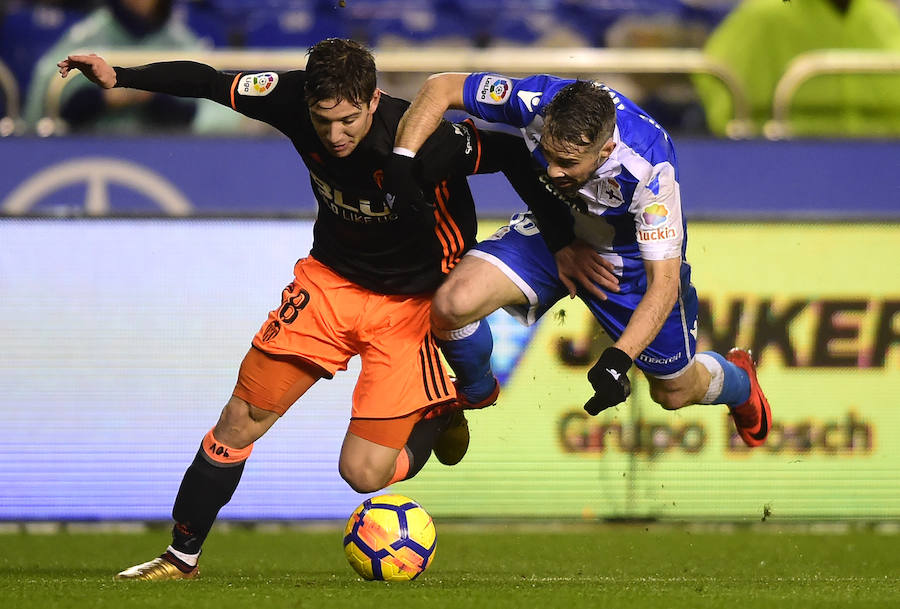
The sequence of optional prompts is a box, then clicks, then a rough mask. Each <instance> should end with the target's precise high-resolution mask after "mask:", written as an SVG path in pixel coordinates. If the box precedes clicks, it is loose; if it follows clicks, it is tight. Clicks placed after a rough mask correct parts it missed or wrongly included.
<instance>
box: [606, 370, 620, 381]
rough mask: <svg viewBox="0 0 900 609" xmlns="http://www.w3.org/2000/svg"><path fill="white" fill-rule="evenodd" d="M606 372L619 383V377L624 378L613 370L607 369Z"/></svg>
mask: <svg viewBox="0 0 900 609" xmlns="http://www.w3.org/2000/svg"><path fill="white" fill-rule="evenodd" d="M606 371H607V372H609V375H610V376H611V377H613V378H614V379H615V380H617V381H618V380H619V377H620V376H622V375H621V374H619V373H618V372H616V371H615V370H613V369H612V368H607V369H606Z"/></svg>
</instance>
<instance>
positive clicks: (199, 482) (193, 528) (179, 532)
mask: <svg viewBox="0 0 900 609" xmlns="http://www.w3.org/2000/svg"><path fill="white" fill-rule="evenodd" d="M252 447H253V445H252V444H251V445H250V446H248V447H246V448H242V449H233V448H230V447H228V446H225V445H224V444H222V443H221V442H218V441H217V440H216V439H215V437H214V436H213V435H212V431H210V432H209V433H208V434H206V437H204V438H203V442H202V444H201V445H200V450H198V451H197V455H196V456H195V457H194V461H193V463H191V465H190V467H188V469H187V471H186V472H185V473H184V478H183V479H182V481H181V486H180V488H179V489H178V495H177V497H176V498H175V506H174V507H173V508H172V517H173V518H174V519H175V526H174V527H173V529H172V547H173V548H174V549H175V550H177V551H179V552H183V553H185V554H198V553H199V552H200V548H201V546H202V545H203V542H204V541H205V540H206V536H207V535H208V534H209V531H210V529H211V528H212V526H213V523H214V522H215V520H216V516H217V515H218V514H219V510H220V509H222V507H223V506H224V505H225V504H226V503H228V502H229V501H230V500H231V496H232V495H233V494H234V491H235V489H236V488H237V485H238V483H239V482H240V480H241V474H242V473H243V472H244V463H245V462H246V460H247V457H248V456H250V451H251V450H252Z"/></svg>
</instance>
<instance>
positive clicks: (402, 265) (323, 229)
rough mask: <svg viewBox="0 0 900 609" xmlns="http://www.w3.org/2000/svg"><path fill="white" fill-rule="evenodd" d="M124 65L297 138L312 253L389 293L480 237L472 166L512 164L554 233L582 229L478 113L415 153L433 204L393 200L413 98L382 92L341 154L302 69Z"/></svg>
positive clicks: (156, 85) (125, 80)
mask: <svg viewBox="0 0 900 609" xmlns="http://www.w3.org/2000/svg"><path fill="white" fill-rule="evenodd" d="M115 70H116V76H117V85H116V86H120V87H130V88H136V89H143V90H148V91H155V92H161V93H169V94H172V95H178V96H182V97H202V98H207V99H211V100H213V101H216V102H218V103H221V104H224V105H228V106H230V107H231V108H233V109H235V110H237V111H238V112H240V113H242V114H244V115H246V116H249V117H251V118H255V119H258V120H261V121H264V122H266V123H268V124H270V125H272V126H274V127H275V128H276V129H278V130H279V131H281V132H282V133H284V134H285V135H286V136H287V137H288V138H290V140H291V141H292V142H293V144H294V147H295V148H296V149H297V152H298V153H299V154H300V156H301V157H302V159H303V162H304V163H305V165H306V167H307V169H308V170H309V175H310V181H311V184H312V190H313V193H314V194H315V197H316V200H317V203H318V213H317V216H316V222H315V226H314V229H313V246H312V251H311V252H310V253H311V254H312V255H313V256H314V257H315V258H316V259H318V260H319V261H320V262H322V263H324V264H325V265H327V266H329V267H331V268H332V269H334V270H335V271H337V272H338V273H340V274H341V275H343V276H344V277H346V278H347V279H349V280H351V281H353V282H354V283H357V284H358V285H360V286H362V287H364V288H367V289H370V290H373V291H376V292H379V293H385V294H417V293H423V292H429V291H432V290H434V289H436V288H437V286H438V285H439V284H440V282H441V281H442V279H443V277H444V275H445V274H446V273H448V272H449V271H450V269H452V268H453V266H455V264H456V263H457V262H458V260H459V258H460V257H461V256H462V254H463V253H465V251H466V250H467V249H469V248H470V247H471V246H472V245H474V244H475V233H476V228H477V227H476V218H475V205H474V202H473V200H472V195H471V192H470V191H469V187H468V183H467V181H466V176H467V175H470V174H473V173H488V172H496V171H503V172H504V173H505V174H506V175H507V177H508V179H509V180H510V182H511V183H512V184H513V186H514V187H515V189H516V190H517V192H518V193H519V194H520V196H522V197H523V199H525V200H526V202H527V203H528V204H529V206H530V207H532V209H534V210H535V213H536V215H537V217H538V220H539V223H540V224H541V226H542V228H544V227H545V226H546V227H547V229H548V235H549V239H555V240H556V241H558V242H559V243H560V244H561V245H565V244H566V243H568V242H570V241H571V240H572V238H573V235H572V231H571V225H572V220H571V215H570V214H569V212H568V209H567V208H566V207H565V205H562V204H559V201H558V200H557V199H556V198H555V197H554V196H553V195H552V194H551V193H550V192H548V190H547V189H546V188H545V187H544V186H543V185H542V183H541V182H540V181H539V180H538V178H537V173H536V170H535V168H534V166H533V162H532V160H531V155H530V154H529V153H528V150H527V148H526V147H525V145H524V142H523V141H522V140H521V139H520V138H518V137H516V136H512V135H509V134H505V133H496V132H483V131H480V130H478V129H477V128H476V127H475V126H474V124H472V123H471V122H465V123H458V124H451V123H448V122H446V121H444V122H442V123H441V125H440V126H439V127H438V129H437V130H436V131H435V133H434V134H433V135H432V136H431V137H430V138H429V139H428V141H427V142H426V143H425V145H424V146H423V147H422V149H421V150H420V151H419V153H418V154H417V156H416V159H417V164H418V165H417V166H418V170H419V172H420V178H421V181H422V184H427V185H428V186H427V187H426V188H425V190H426V197H427V198H428V199H429V202H430V203H431V204H432V207H427V206H420V207H419V208H417V209H412V208H410V207H409V206H407V205H404V206H393V205H392V202H391V201H389V200H388V198H389V197H386V193H385V192H384V191H383V190H382V175H383V167H384V164H385V161H386V159H387V158H388V156H389V155H390V154H391V151H392V149H393V146H394V139H395V136H396V132H397V125H398V123H399V121H400V118H401V117H402V115H403V113H404V112H405V111H406V108H407V107H408V106H409V103H408V102H406V101H404V100H400V99H396V98H393V97H390V96H389V95H386V94H384V93H382V95H381V100H380V103H379V104H378V107H377V109H376V111H375V113H374V115H373V120H372V126H371V128H370V130H369V132H368V134H367V135H366V136H365V137H364V138H363V139H362V141H361V142H360V143H359V145H358V146H357V148H356V149H355V150H354V151H353V152H352V153H351V154H350V155H349V156H347V157H345V158H337V157H333V156H331V155H330V154H328V152H327V151H326V150H325V148H324V146H323V145H322V143H321V141H320V140H319V137H318V136H317V135H316V132H315V129H314V128H313V124H312V122H311V120H310V116H309V109H308V106H307V103H306V100H305V98H304V82H305V72H304V71H302V70H293V71H288V72H258V73H251V74H246V73H237V74H235V73H226V72H219V71H217V70H215V69H214V68H211V67H209V66H206V65H204V64H200V63H195V62H189V61H177V62H163V63H156V64H149V65H146V66H141V67H137V68H120V67H116V68H115ZM392 207H396V210H395V209H392ZM397 210H401V211H397ZM554 233H555V234H554ZM553 245H554V244H553V243H551V247H553ZM561 245H560V246H561Z"/></svg>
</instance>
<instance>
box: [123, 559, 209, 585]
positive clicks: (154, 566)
mask: <svg viewBox="0 0 900 609" xmlns="http://www.w3.org/2000/svg"><path fill="white" fill-rule="evenodd" d="M199 575H200V568H199V567H194V568H193V569H191V570H190V571H188V572H187V573H185V572H184V571H182V570H181V569H179V568H178V567H176V566H175V565H174V564H172V563H171V562H169V561H168V560H166V559H165V557H164V556H160V557H158V558H154V559H153V560H151V561H148V562H145V563H141V564H139V565H135V566H133V567H131V568H129V569H125V570H124V571H122V572H121V573H119V574H118V575H116V579H117V580H125V579H131V580H145V581H155V580H163V579H193V578H195V577H197V576H199Z"/></svg>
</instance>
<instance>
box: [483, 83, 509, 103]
mask: <svg viewBox="0 0 900 609" xmlns="http://www.w3.org/2000/svg"><path fill="white" fill-rule="evenodd" d="M510 91H512V81H511V80H510V79H508V78H504V77H502V76H483V77H482V78H481V83H480V84H479V85H478V101H479V102H481V103H484V104H492V105H495V106H499V105H500V104H505V103H506V100H508V99H509V93H510Z"/></svg>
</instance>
